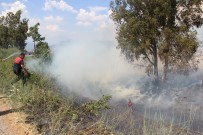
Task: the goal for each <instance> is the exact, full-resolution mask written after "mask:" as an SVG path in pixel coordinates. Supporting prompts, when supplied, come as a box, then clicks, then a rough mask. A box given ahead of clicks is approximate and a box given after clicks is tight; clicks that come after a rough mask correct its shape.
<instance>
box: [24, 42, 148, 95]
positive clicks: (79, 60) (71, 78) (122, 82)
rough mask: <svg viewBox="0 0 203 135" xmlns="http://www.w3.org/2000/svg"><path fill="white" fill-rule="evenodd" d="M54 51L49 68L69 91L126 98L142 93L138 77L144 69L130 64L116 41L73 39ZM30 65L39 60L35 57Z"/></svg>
mask: <svg viewBox="0 0 203 135" xmlns="http://www.w3.org/2000/svg"><path fill="white" fill-rule="evenodd" d="M52 51H53V55H54V57H53V62H52V64H51V66H49V67H47V68H46V72H48V73H50V74H52V75H53V76H54V77H56V78H57V80H58V82H59V83H60V85H62V86H63V87H64V86H65V87H66V88H67V90H69V91H72V92H76V93H77V94H80V95H82V96H85V97H89V98H92V99H95V98H97V97H100V96H101V95H102V94H111V95H112V96H113V98H114V99H123V98H126V97H132V96H136V95H137V94H138V93H139V91H138V90H139V87H138V84H137V81H138V80H139V79H140V78H141V77H142V76H144V72H143V71H142V70H141V69H140V68H136V67H134V66H133V65H131V64H129V63H128V62H127V61H126V60H125V58H124V56H121V53H120V50H118V49H116V46H115V45H113V43H85V42H73V43H69V44H67V45H58V46H55V47H54V49H53V50H52ZM34 63H35V64H34ZM28 65H30V66H29V67H30V68H33V67H36V66H34V65H38V64H37V61H32V62H30V63H29V64H28Z"/></svg>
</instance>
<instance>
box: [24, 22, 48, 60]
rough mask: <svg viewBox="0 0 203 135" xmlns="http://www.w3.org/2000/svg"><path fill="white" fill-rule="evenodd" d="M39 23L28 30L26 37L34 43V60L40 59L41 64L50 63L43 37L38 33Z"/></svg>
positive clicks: (46, 44)
mask: <svg viewBox="0 0 203 135" xmlns="http://www.w3.org/2000/svg"><path fill="white" fill-rule="evenodd" d="M39 26H40V23H37V24H35V25H34V26H32V27H30V28H29V33H28V36H29V37H32V39H33V42H34V55H35V57H36V58H41V59H42V62H51V52H50V48H49V45H48V43H47V42H45V37H42V36H41V34H40V33H39Z"/></svg>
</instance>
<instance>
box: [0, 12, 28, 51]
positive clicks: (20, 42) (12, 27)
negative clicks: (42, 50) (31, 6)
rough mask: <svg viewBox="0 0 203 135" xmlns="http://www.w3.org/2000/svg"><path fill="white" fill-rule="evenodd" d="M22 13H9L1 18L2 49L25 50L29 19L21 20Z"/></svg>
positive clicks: (0, 38)
mask: <svg viewBox="0 0 203 135" xmlns="http://www.w3.org/2000/svg"><path fill="white" fill-rule="evenodd" d="M21 14H22V11H21V10H19V11H17V12H16V13H13V12H8V13H7V14H6V16H2V17H0V47H2V48H8V47H17V48H18V49H20V50H21V51H23V50H24V48H25V46H26V40H27V31H28V19H26V18H24V19H22V20H21Z"/></svg>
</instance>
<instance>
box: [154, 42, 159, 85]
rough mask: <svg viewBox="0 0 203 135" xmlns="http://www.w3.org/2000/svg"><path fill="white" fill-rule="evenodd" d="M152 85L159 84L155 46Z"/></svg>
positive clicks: (155, 49) (155, 47) (155, 48)
mask: <svg viewBox="0 0 203 135" xmlns="http://www.w3.org/2000/svg"><path fill="white" fill-rule="evenodd" d="M154 83H155V85H158V84H159V73H158V54H157V46H156V45H154Z"/></svg>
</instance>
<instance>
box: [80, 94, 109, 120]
mask: <svg viewBox="0 0 203 135" xmlns="http://www.w3.org/2000/svg"><path fill="white" fill-rule="evenodd" d="M110 99H111V96H109V95H103V96H102V98H101V99H99V100H98V101H94V102H90V103H85V104H84V105H83V106H82V108H83V110H84V112H85V113H91V114H94V115H96V116H98V115H99V114H100V113H101V111H102V110H104V109H109V108H110V105H109V100H110Z"/></svg>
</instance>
